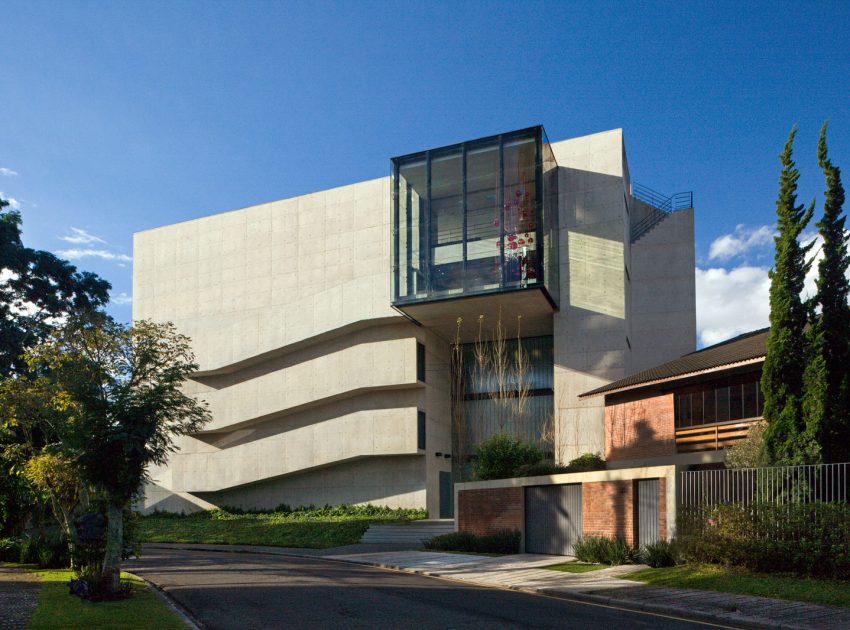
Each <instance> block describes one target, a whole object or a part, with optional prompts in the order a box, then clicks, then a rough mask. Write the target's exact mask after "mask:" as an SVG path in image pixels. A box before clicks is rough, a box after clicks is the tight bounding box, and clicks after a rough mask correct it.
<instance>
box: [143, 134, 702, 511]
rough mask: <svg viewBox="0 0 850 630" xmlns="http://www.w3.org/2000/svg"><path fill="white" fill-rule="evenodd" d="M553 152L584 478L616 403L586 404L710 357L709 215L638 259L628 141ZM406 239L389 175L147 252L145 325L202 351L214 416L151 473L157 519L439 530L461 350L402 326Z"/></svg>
mask: <svg viewBox="0 0 850 630" xmlns="http://www.w3.org/2000/svg"><path fill="white" fill-rule="evenodd" d="M551 148H552V151H553V152H554V154H555V157H556V160H557V162H558V183H559V200H558V204H559V208H558V211H559V219H560V231H559V237H560V239H559V241H560V242H559V248H560V253H559V256H560V268H559V277H560V280H559V292H560V303H559V309H558V310H556V311H555V312H554V313H552V314H551V316H549V317H550V318H551V322H550V323H546V322H543V325H544V327H548V330H549V332H548V334H552V335H553V336H554V348H555V349H554V359H555V360H554V363H555V367H554V370H555V374H554V380H555V387H554V399H555V410H556V418H557V423H556V426H557V438H556V439H557V440H558V443H559V448H558V449H557V451H558V453H557V454H558V456H559V458H560V459H562V460H569V459H571V458H572V457H575V456H577V455H579V454H582V453H585V452H603V450H604V448H605V438H604V435H605V432H604V408H603V401H602V400H601V399H598V398H597V399H588V400H580V399H579V398H578V395H579V394H581V393H583V392H585V391H587V390H590V389H592V388H594V387H598V386H600V385H604V384H606V383H609V382H611V381H613V380H616V379H619V378H621V377H623V376H625V375H626V374H627V373H630V372H631V371H634V370H635V369H639V368H640V367H642V366H646V365H650V364H652V363H653V362H657V361H658V360H666V359H671V358H673V357H676V356H679V355H681V354H683V353H685V352H687V351H690V350H693V348H694V340H695V316H694V312H695V305H694V293H693V282H694V264H693V260H694V257H693V212H692V211H691V210H686V211H682V212H674V213H671V214H669V215H667V216H666V217H665V218H663V220H660V222H658V224H657V225H655V226H654V227H653V228H652V230H650V231H649V232H648V233H647V234H645V235H644V236H643V237H642V238H641V239H640V240H638V241H636V242H635V243H632V242H631V237H630V227H631V225H632V223H633V221H634V220H635V219H634V217H633V216H631V213H633V212H634V213H636V212H637V210H636V208H637V205H636V204H637V202H636V200H635V199H633V198H632V196H631V194H630V190H631V186H630V179H629V169H628V164H627V161H626V157H625V146H624V143H623V137H622V132H621V130H614V131H609V132H604V133H599V134H594V135H591V136H586V137H582V138H575V139H571V140H566V141H562V142H557V143H553V144H552V145H551ZM390 222H391V180H390V178H389V177H385V178H381V179H376V180H371V181H367V182H362V183H358V184H353V185H350V186H343V187H340V188H334V189H331V190H326V191H321V192H317V193H313V194H309V195H303V196H300V197H296V198H292V199H286V200H282V201H276V202H272V203H267V204H261V205H258V206H252V207H248V208H244V209H241V210H236V211H232V212H226V213H223V214H217V215H212V216H209V217H204V218H201V219H197V220H193V221H187V222H184V223H178V224H175V225H170V226H165V227H161V228H156V229H152V230H148V231H145V232H140V233H137V234H136V235H135V238H134V275H133V295H134V303H133V304H134V306H133V317H134V319H146V318H150V319H154V320H157V321H172V322H174V324H175V325H176V326H177V328H178V330H180V332H182V333H183V334H185V335H187V336H189V337H190V338H191V339H192V345H193V349H194V351H195V355H196V359H197V362H198V364H199V365H200V371H199V372H198V373H197V374H196V375H195V376H194V378H193V379H192V381H191V382H190V383H189V384H188V385H187V390H188V391H189V392H190V393H191V394H192V395H195V396H197V397H199V398H200V399H203V400H205V401H206V402H207V403H208V404H209V406H210V411H211V413H212V417H213V420H212V422H211V423H210V424H209V425H208V426H207V427H205V430H204V431H203V432H202V433H200V434H197V435H193V436H188V437H184V438H181V439H180V441H179V452H177V453H175V454H174V455H173V456H172V457H171V459H170V461H169V463H168V465H167V466H164V467H161V468H158V469H154V470H152V471H150V473H151V478H152V483H151V484H150V485H149V487H148V488H147V493H146V494H147V496H146V501H145V505H144V507H145V509H148V510H150V509H155V508H159V509H168V510H175V511H180V510H184V511H190V510H195V509H203V508H207V507H210V506H213V505H233V506H239V507H243V508H251V507H258V508H259V507H262V508H269V507H274V506H276V505H278V504H282V503H286V504H289V505H292V506H295V505H304V504H311V503H312V504H316V505H322V504H325V503H329V504H338V503H343V502H349V503H367V502H370V503H374V504H385V505H391V506H400V507H424V508H427V510H428V512H429V515H430V516H431V517H436V516H438V515H439V506H440V496H439V494H440V483H439V480H440V473H441V472H442V473H446V472H450V471H451V470H452V464H451V459H450V457H446V456H447V455H448V456H450V455H451V444H452V436H451V400H450V392H449V390H450V374H449V372H450V370H449V365H450V346H449V340H448V339H447V338H446V336H445V335H444V334H442V333H441V331H440V330H438V329H437V328H434V327H428V326H427V325H417V324H416V323H415V322H411V321H410V320H409V319H408V318H406V317H404V316H403V315H402V314H401V313H400V312H398V311H396V310H394V309H393V308H392V306H391V301H392V298H391V260H390V258H391V247H392V234H391V225H390ZM505 298H506V299H504V300H502V299H501V298H500V296H498V295H497V296H493V297H491V298H487V299H489V300H491V301H493V303H494V304H496V305H500V306H501V305H509V304H510V300H509V299H507V296H505ZM464 299H466V300H480V299H482V298H462V299H460V300H457V303H458V304H460V302H461V301H463V300H464ZM469 303H471V302H468V304H469ZM476 308H477V306H476ZM455 315H456V314H455ZM451 321H454V317H452V319H451ZM542 334H547V333H546V331H545V330H544V331H542ZM417 343H421V344H423V345H424V346H425V348H426V354H425V357H426V364H425V374H426V377H425V380H424V381H422V380H419V379H418V378H417V360H416V356H417ZM418 412H424V413H425V418H426V430H425V448H424V449H421V448H418V426H417V422H418V420H417V416H418Z"/></svg>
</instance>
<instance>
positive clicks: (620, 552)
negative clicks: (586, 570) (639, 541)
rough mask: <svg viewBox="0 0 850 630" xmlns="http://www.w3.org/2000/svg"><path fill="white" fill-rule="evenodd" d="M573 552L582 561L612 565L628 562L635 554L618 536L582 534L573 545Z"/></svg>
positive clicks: (631, 560) (632, 559)
mask: <svg viewBox="0 0 850 630" xmlns="http://www.w3.org/2000/svg"><path fill="white" fill-rule="evenodd" d="M573 553H574V554H575V557H576V559H577V560H580V561H582V562H592V563H595V564H612V565H617V564H629V563H630V562H633V561H634V559H635V557H636V556H637V553H636V551H635V549H634V548H633V547H632V546H630V545H629V544H628V543H627V542H626V540H625V539H624V538H622V537H620V536H618V537H617V538H607V537H605V536H583V537H582V538H580V539H579V540H577V541H576V543H575V544H574V545H573Z"/></svg>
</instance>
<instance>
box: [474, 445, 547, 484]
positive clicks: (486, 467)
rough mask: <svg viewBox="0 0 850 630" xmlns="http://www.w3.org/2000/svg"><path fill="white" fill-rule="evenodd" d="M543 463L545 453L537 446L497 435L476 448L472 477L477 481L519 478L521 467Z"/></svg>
mask: <svg viewBox="0 0 850 630" xmlns="http://www.w3.org/2000/svg"><path fill="white" fill-rule="evenodd" d="M542 461H543V451H541V450H540V449H539V448H537V447H536V446H532V445H531V444H526V443H525V442H520V441H519V440H517V439H515V438H512V437H510V436H508V435H503V434H501V433H497V434H495V435H491V436H490V437H489V438H487V439H486V440H484V441H483V442H482V443H481V444H480V445H478V446H477V447H476V449H475V457H474V459H473V463H472V475H473V477H474V478H475V479H477V480H484V479H507V478H509V477H515V476H517V471H518V469H520V468H521V467H524V466H533V465H535V464H539V463H540V462H542Z"/></svg>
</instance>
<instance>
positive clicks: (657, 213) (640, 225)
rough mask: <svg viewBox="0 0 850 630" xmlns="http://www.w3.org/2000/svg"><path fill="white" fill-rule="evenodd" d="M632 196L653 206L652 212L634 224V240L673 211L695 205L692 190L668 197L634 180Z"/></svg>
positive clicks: (632, 235)
mask: <svg viewBox="0 0 850 630" xmlns="http://www.w3.org/2000/svg"><path fill="white" fill-rule="evenodd" d="M632 197H634V198H635V199H637V200H638V201H642V202H643V203H645V204H647V205H649V206H650V207H651V210H650V212H649V213H648V214H647V215H646V216H645V217H644V218H643V219H641V220H640V221H638V222H636V223H635V224H634V225H632V232H631V239H632V242H634V241H636V240H637V239H639V238H640V237H641V236H643V235H644V234H646V233H647V232H648V231H649V230H651V229H652V228H653V227H655V226H656V225H657V224H658V223H659V222H661V220H662V219H664V217H666V216H667V215H668V214H670V213H671V212H675V211H676V210H687V209H688V208H693V207H694V193H693V192H692V191H688V192H680V193H676V194H674V195H671V196H669V197H668V196H667V195H664V194H662V193H660V192H658V191H657V190H653V189H652V188H650V187H649V186H643V185H642V184H638V183H635V182H633V183H632Z"/></svg>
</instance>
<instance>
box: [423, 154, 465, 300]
mask: <svg viewBox="0 0 850 630" xmlns="http://www.w3.org/2000/svg"><path fill="white" fill-rule="evenodd" d="M431 247H432V250H431V261H432V266H431V269H430V275H431V290H432V292H433V293H436V294H440V293H455V292H458V293H459V292H461V291H462V290H463V156H462V153H461V149H460V148H459V147H458V148H456V149H453V150H452V151H450V152H447V153H440V154H435V155H434V156H433V157H432V158H431Z"/></svg>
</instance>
